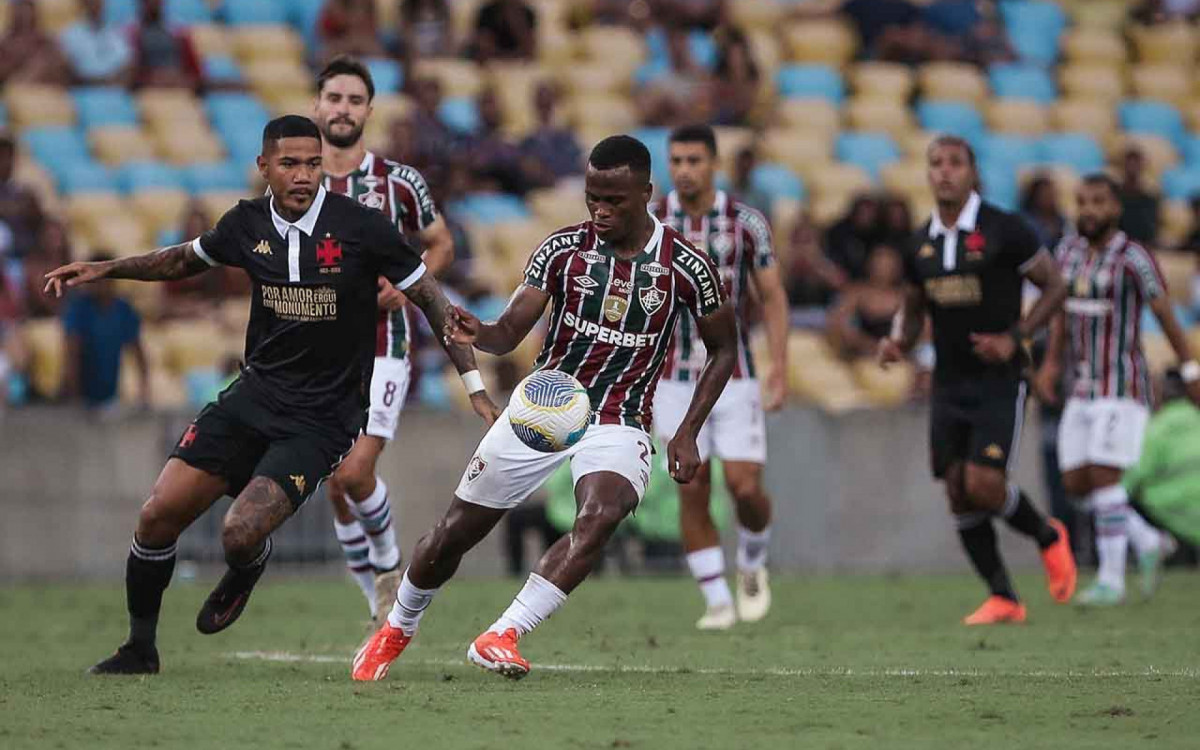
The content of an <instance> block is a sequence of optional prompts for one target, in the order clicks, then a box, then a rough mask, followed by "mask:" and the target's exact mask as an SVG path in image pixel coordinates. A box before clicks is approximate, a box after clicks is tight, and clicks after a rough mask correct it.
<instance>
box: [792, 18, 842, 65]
mask: <svg viewBox="0 0 1200 750" xmlns="http://www.w3.org/2000/svg"><path fill="white" fill-rule="evenodd" d="M783 39H784V44H785V45H786V46H787V49H788V55H789V59H791V60H795V61H796V62H802V63H823V64H825V65H831V66H835V67H841V66H843V65H845V64H846V63H848V62H850V61H851V60H853V59H854V55H855V53H856V52H857V51H858V35H857V33H855V31H854V29H853V28H852V27H851V26H850V25H849V24H848V23H846V22H844V21H841V20H837V19H810V20H801V21H796V22H794V23H791V24H789V25H787V26H785V27H784V29H783Z"/></svg>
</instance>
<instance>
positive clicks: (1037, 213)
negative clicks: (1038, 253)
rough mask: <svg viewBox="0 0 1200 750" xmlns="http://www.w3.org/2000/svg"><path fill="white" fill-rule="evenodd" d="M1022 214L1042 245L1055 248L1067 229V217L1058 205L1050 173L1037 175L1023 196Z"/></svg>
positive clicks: (1056, 192) (1056, 193)
mask: <svg viewBox="0 0 1200 750" xmlns="http://www.w3.org/2000/svg"><path fill="white" fill-rule="evenodd" d="M1021 215H1022V216H1024V217H1025V220H1026V221H1028V222H1029V224H1030V226H1031V227H1033V231H1034V234H1036V235H1037V238H1038V241H1039V242H1041V243H1042V247H1046V248H1050V249H1051V250H1053V249H1054V248H1055V247H1057V246H1058V241H1059V240H1061V239H1062V237H1063V235H1064V234H1065V233H1066V229H1067V219H1066V217H1064V216H1063V213H1062V211H1061V210H1059V207H1058V191H1057V190H1056V189H1055V187H1054V179H1053V178H1052V177H1050V176H1049V175H1044V174H1039V175H1035V176H1034V177H1033V179H1031V180H1030V181H1029V185H1028V186H1026V188H1025V194H1024V195H1023V196H1021Z"/></svg>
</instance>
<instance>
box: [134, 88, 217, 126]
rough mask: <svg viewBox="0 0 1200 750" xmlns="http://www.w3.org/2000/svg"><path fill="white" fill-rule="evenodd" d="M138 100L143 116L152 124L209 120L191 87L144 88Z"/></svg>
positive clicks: (139, 109)
mask: <svg viewBox="0 0 1200 750" xmlns="http://www.w3.org/2000/svg"><path fill="white" fill-rule="evenodd" d="M137 102H138V111H139V112H140V113H141V115H142V118H143V119H144V120H146V121H147V123H149V124H151V125H156V124H160V123H161V124H172V125H173V124H174V123H176V122H189V121H190V122H193V123H195V122H204V121H206V120H207V116H206V115H205V114H204V109H203V108H202V107H201V106H200V102H199V101H198V100H197V99H196V95H195V94H194V93H192V91H190V90H189V89H154V88H148V89H144V90H143V91H142V92H141V93H139V94H138V97H137Z"/></svg>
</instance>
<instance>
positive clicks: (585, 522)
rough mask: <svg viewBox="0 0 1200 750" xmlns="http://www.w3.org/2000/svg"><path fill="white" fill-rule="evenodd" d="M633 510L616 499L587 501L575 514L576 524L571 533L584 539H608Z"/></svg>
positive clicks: (601, 540)
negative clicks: (610, 500)
mask: <svg viewBox="0 0 1200 750" xmlns="http://www.w3.org/2000/svg"><path fill="white" fill-rule="evenodd" d="M632 511H633V507H632V506H628V505H627V504H626V503H624V502H620V501H616V500H614V501H612V502H603V503H602V502H585V503H584V504H583V505H582V506H581V507H580V508H579V513H577V514H576V516H575V526H574V528H572V530H571V533H572V535H573V536H575V537H577V538H580V539H584V540H588V539H591V540H596V541H600V542H603V541H606V540H607V539H608V538H609V537H610V536H612V534H613V532H615V531H616V530H617V526H619V525H620V524H621V521H623V520H624V519H625V516H627V515H629V514H630V512H632Z"/></svg>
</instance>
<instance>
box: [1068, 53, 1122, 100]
mask: <svg viewBox="0 0 1200 750" xmlns="http://www.w3.org/2000/svg"><path fill="white" fill-rule="evenodd" d="M1058 83H1059V86H1060V87H1061V88H1062V91H1063V94H1064V95H1065V96H1067V97H1069V98H1073V99H1100V100H1103V101H1109V102H1116V101H1117V100H1118V99H1120V98H1121V97H1122V96H1124V95H1125V81H1124V79H1123V77H1122V75H1121V71H1120V69H1119V68H1117V67H1114V66H1112V65H1099V64H1090V63H1081V64H1078V65H1063V66H1062V67H1061V68H1059V71H1058Z"/></svg>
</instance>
